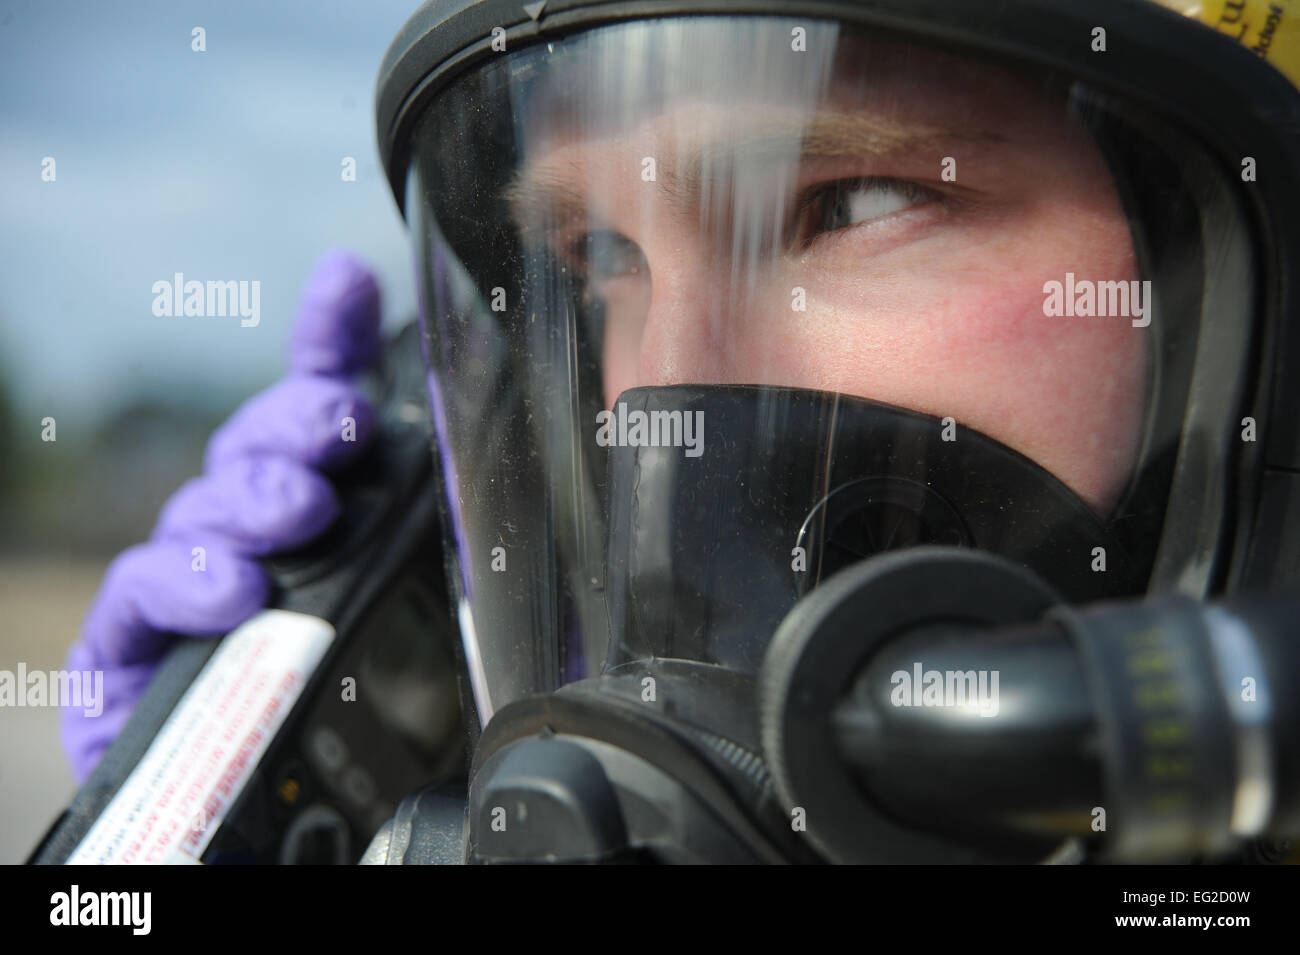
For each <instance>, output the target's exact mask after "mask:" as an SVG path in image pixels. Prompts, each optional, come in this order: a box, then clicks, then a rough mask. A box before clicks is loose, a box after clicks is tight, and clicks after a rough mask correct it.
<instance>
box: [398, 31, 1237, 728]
mask: <svg viewBox="0 0 1300 955" xmlns="http://www.w3.org/2000/svg"><path fill="white" fill-rule="evenodd" d="M413 155H414V157H415V158H414V160H413V162H412V169H411V178H410V183H409V190H408V202H407V209H408V214H409V216H410V218H411V221H412V228H413V232H414V234H415V237H416V242H417V249H418V256H419V261H418V267H419V270H420V274H421V281H422V286H421V291H422V312H423V321H424V330H425V337H426V357H427V360H428V362H429V366H430V372H431V375H430V381H431V389H432V394H433V407H434V415H435V426H436V429H437V432H438V439H439V446H440V452H441V463H442V470H443V475H444V478H445V480H446V490H447V503H448V508H449V512H448V515H447V521H446V524H447V532H448V536H449V553H450V555H451V557H452V559H453V566H454V585H455V587H456V590H457V594H458V598H459V601H460V623H461V627H462V631H463V633H464V636H465V646H466V651H467V656H468V658H469V665H470V670H471V676H472V677H473V680H474V684H475V685H474V690H475V694H476V697H477V702H478V706H479V712H480V716H481V717H483V718H484V719H486V718H487V717H489V716H490V715H491V713H492V712H494V711H495V710H496V709H499V708H500V707H501V706H503V705H505V704H506V703H508V702H510V701H512V700H513V699H516V698H518V697H520V696H523V695H527V694H531V693H536V692H542V691H547V690H552V689H555V688H556V687H558V686H561V685H563V684H565V683H568V682H571V681H574V680H579V679H584V678H587V677H590V676H594V675H597V674H599V673H600V672H602V670H605V669H615V668H618V667H621V666H628V665H634V664H636V663H637V662H638V661H643V660H646V659H663V658H685V659H691V660H698V661H701V662H704V663H709V664H716V665H719V666H726V667H729V668H731V669H733V670H737V671H741V672H754V671H755V670H756V669H757V667H758V666H759V664H760V663H761V660H762V654H763V650H764V648H765V646H766V644H767V641H768V640H769V639H770V637H771V635H772V633H773V632H774V630H775V629H776V627H777V625H778V624H779V622H780V620H781V618H782V617H783V616H784V614H785V613H786V612H788V611H789V609H790V608H791V607H792V606H793V605H794V603H795V601H797V600H798V598H799V597H800V596H801V595H802V594H803V593H805V592H807V590H808V589H810V588H811V587H813V586H816V585H817V583H818V582H819V581H820V580H823V579H825V578H826V577H827V576H829V574H831V573H833V572H835V570H837V569H839V568H841V567H843V566H844V565H845V564H846V563H848V562H852V561H855V560H860V559H864V558H866V557H869V556H871V555H872V554H874V553H878V552H880V551H882V550H888V549H892V548H897V547H905V546H911V545H915V544H933V543H943V544H952V545H956V546H965V547H978V548H985V549H988V550H992V551H996V552H999V553H1002V554H1004V555H1006V556H1008V557H1010V558H1012V559H1013V560H1016V561H1018V562H1020V563H1023V564H1025V565H1026V566H1029V567H1031V568H1032V569H1034V570H1035V571H1036V572H1038V573H1040V574H1041V575H1043V576H1044V577H1046V578H1047V579H1048V580H1049V581H1050V582H1051V583H1052V584H1053V585H1054V586H1055V587H1057V588H1058V590H1059V591H1060V592H1061V593H1062V595H1063V596H1065V597H1066V598H1067V599H1070V600H1075V601H1084V600H1091V599H1097V598H1100V597H1107V596H1119V595H1124V594H1131V593H1136V592H1140V591H1141V590H1142V589H1143V588H1144V587H1146V586H1147V583H1148V580H1149V577H1150V573H1151V567H1152V563H1153V561H1154V559H1155V553H1156V545H1157V543H1158V541H1159V539H1160V531H1161V525H1162V522H1163V520H1164V515H1165V506H1166V501H1167V497H1168V493H1169V481H1170V474H1171V469H1172V467H1173V462H1174V459H1175V457H1176V455H1177V452H1178V446H1179V440H1180V429H1181V427H1182V425H1183V422H1184V409H1185V407H1186V405H1187V394H1188V389H1189V387H1190V382H1191V380H1192V377H1193V371H1194V364H1195V360H1196V351H1197V340H1198V335H1199V334H1200V331H1201V322H1202V319H1201V316H1202V311H1203V306H1204V299H1205V289H1206V287H1207V277H1206V274H1205V270H1206V261H1207V257H1206V251H1205V247H1204V234H1205V231H1206V227H1205V211H1204V210H1205V207H1206V203H1207V202H1208V199H1207V196H1209V195H1212V194H1214V195H1217V194H1221V193H1223V192H1224V191H1225V190H1227V189H1228V186H1227V185H1225V184H1224V183H1223V182H1221V181H1220V180H1219V179H1217V178H1216V177H1217V173H1216V172H1214V169H1213V164H1212V163H1211V162H1210V161H1209V160H1208V159H1206V158H1205V157H1204V156H1203V154H1202V153H1201V152H1200V151H1199V150H1198V148H1197V147H1195V145H1194V144H1191V143H1189V142H1187V141H1185V140H1183V139H1181V138H1179V137H1177V136H1175V135H1174V134H1173V133H1171V132H1165V131H1163V130H1161V129H1160V127H1159V126H1158V124H1155V123H1154V122H1148V121H1147V120H1146V119H1145V118H1142V117H1135V116H1134V115H1133V114H1131V113H1128V112H1126V111H1125V110H1123V109H1120V108H1117V107H1115V106H1114V105H1113V104H1111V103H1109V102H1108V101H1107V100H1106V99H1105V98H1103V97H1101V96H1100V95H1098V94H1095V93H1092V92H1090V91H1088V90H1086V89H1084V88H1082V87H1081V86H1079V85H1078V84H1076V83H1072V82H1070V81H1069V80H1068V78H1061V77H1056V76H1047V75H1040V74H1037V73H1032V72H1025V71H1021V70H1017V69H1013V68H1011V67H1009V66H1003V65H998V64H990V63H989V62H987V61H981V60H976V59H968V58H964V57H961V56H957V55H954V54H951V53H947V52H938V51H934V50H932V49H928V48H924V47H920V46H914V45H910V44H908V43H906V42H902V41H900V40H897V39H886V38H882V37H878V36H866V35H862V34H858V33H852V32H849V31H848V30H846V29H845V28H843V27H841V26H839V25H837V24H833V23H824V22H816V21H808V20H798V21H795V20H784V19H768V18H689V19H680V20H659V21H652V22H636V23H628V24H620V25H616V26H610V27H605V28H601V29H596V30H592V31H590V32H587V33H582V34H578V35H575V36H572V37H570V38H567V39H565V40H563V41H558V42H553V43H547V44H540V45H536V46H533V47H528V48H524V49H520V50H518V51H510V52H506V53H502V54H499V55H498V56H497V58H495V59H494V60H492V61H491V62H490V63H488V64H487V65H485V66H483V67H480V68H479V69H477V70H476V71H475V72H473V73H471V74H468V75H465V76H463V77H461V78H460V79H458V80H457V81H455V82H454V84H453V85H451V86H450V87H448V88H447V89H446V90H445V91H443V92H442V93H440V94H439V95H438V97H437V98H436V99H435V100H434V101H433V102H432V104H431V105H430V106H429V107H428V109H427V113H426V115H425V116H424V117H423V118H422V120H421V123H420V125H419V128H418V130H417V133H416V135H415V142H414V144H413ZM1171 156H1173V157H1176V158H1174V159H1171V158H1170V157H1171ZM1223 235H1224V236H1227V235H1228V233H1226V232H1225V233H1223ZM1216 241H1217V242H1219V243H1232V242H1236V241H1237V240H1236V239H1235V238H1230V237H1229V238H1224V237H1220V238H1218V239H1216ZM1230 251H1231V250H1230ZM1242 254H1243V255H1244V253H1242ZM1220 258H1222V256H1221V257H1220ZM1238 258H1240V255H1239V256H1238ZM1216 261H1217V260H1216ZM1243 297H1244V293H1243Z"/></svg>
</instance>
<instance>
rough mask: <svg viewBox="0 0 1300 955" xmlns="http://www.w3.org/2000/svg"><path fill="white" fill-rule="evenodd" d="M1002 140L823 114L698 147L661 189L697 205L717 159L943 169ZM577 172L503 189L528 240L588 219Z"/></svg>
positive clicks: (525, 178) (665, 174)
mask: <svg viewBox="0 0 1300 955" xmlns="http://www.w3.org/2000/svg"><path fill="white" fill-rule="evenodd" d="M1005 141H1006V137H1005V136H1003V135H1002V134H1001V133H997V132H993V131H991V130H985V129H978V128H971V129H963V128H960V127H952V126H928V125H921V124H917V123H908V122H904V121H900V120H894V119H890V118H888V117H883V116H864V115H862V114H857V113H845V112H835V111H824V112H821V113H818V114H817V115H816V116H814V117H813V119H812V121H811V122H810V123H808V124H807V125H806V126H805V125H799V124H795V125H792V124H789V123H781V122H779V121H772V122H768V123H762V124H758V125H756V126H749V127H746V129H745V131H744V134H743V136H741V137H738V138H737V140H736V141H735V142H733V143H729V144H728V145H727V146H726V147H725V149H718V148H717V147H714V148H713V149H712V150H711V149H710V148H709V147H708V146H707V145H705V146H703V147H700V146H696V147H695V148H694V149H692V150H691V152H690V153H689V155H688V156H687V158H686V160H685V161H684V162H682V163H681V164H680V166H679V167H678V166H676V165H675V164H671V163H670V164H665V165H664V166H661V167H660V168H661V176H660V188H661V189H662V190H663V191H665V192H667V193H668V194H669V195H671V196H672V197H673V198H674V199H676V200H677V201H678V202H681V203H690V202H693V201H696V200H698V198H699V196H700V192H701V187H702V185H703V182H704V170H705V169H706V168H707V167H708V166H709V165H710V163H709V158H710V156H713V155H732V156H743V157H744V158H745V160H746V161H747V162H754V161H758V162H762V161H764V160H769V161H774V162H781V161H783V162H789V161H790V160H791V159H792V158H794V157H795V156H796V155H797V157H798V158H799V159H801V160H802V159H843V158H846V157H852V156H876V157H883V156H891V155H897V154H900V153H924V152H927V151H928V152H931V153H933V156H934V166H935V169H938V168H939V164H940V161H941V159H942V157H943V155H944V150H945V148H950V147H951V146H952V145H953V144H955V143H980V144H988V143H998V142H1005ZM795 148H797V150H798V151H797V153H796V152H795ZM573 167H574V168H573V175H572V177H566V176H565V175H564V173H563V171H562V170H560V169H555V168H546V167H543V168H542V169H541V170H539V171H535V172H533V173H532V174H531V175H530V173H529V170H528V167H527V166H524V167H523V168H521V169H520V170H518V171H517V172H516V173H515V175H514V177H513V178H512V179H511V181H510V183H509V184H508V185H507V186H506V187H505V189H504V190H503V191H502V198H504V199H505V200H506V202H507V203H508V204H509V205H510V207H511V212H512V215H513V217H514V221H515V222H516V223H517V224H518V225H519V227H520V230H521V232H522V233H523V234H524V237H525V238H526V239H527V238H531V237H534V234H535V233H536V232H538V231H539V230H540V231H542V232H549V231H551V229H552V228H553V227H554V226H555V225H556V224H558V223H563V222H568V221H572V220H574V219H578V218H580V217H582V216H584V215H585V214H586V212H587V206H588V203H587V198H586V194H585V192H584V191H583V188H582V186H583V183H584V178H583V176H582V171H581V168H580V167H579V166H578V164H577V163H574V164H573Z"/></svg>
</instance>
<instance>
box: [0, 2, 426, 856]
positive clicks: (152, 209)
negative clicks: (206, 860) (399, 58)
mask: <svg viewBox="0 0 1300 955" xmlns="http://www.w3.org/2000/svg"><path fill="white" fill-rule="evenodd" d="M416 5H417V3H416V0H365V2H343V0H333V2H332V0H312V2H305V0H273V2H266V0H193V2H185V0H130V2H118V3H103V2H101V0H83V2H68V0H0V670H10V671H14V670H16V669H17V665H18V663H19V662H20V661H22V662H24V663H25V664H26V666H27V668H28V670H29V671H30V670H35V669H42V670H49V669H56V668H58V667H60V666H61V665H62V661H63V658H64V654H65V653H66V651H67V648H68V646H69V645H70V644H71V643H72V641H73V639H74V638H75V636H76V634H77V630H78V627H79V626H80V622H81V618H82V616H83V615H84V613H85V610H86V607H87V605H88V604H89V602H90V599H91V597H92V596H93V595H94V592H95V590H96V588H97V587H98V583H99V578H100V577H101V575H102V574H103V572H104V569H105V567H106V566H107V564H108V562H109V560H110V559H111V558H112V556H113V555H114V554H116V553H117V552H118V551H120V550H122V549H123V548H125V547H127V546H129V545H131V544H133V543H136V542H138V541H141V540H143V539H145V538H146V537H147V536H148V534H149V531H150V529H151V528H152V526H153V522H154V519H155V517H156V515H157V513H158V510H159V508H160V506H161V505H162V503H163V501H164V500H165V499H166V498H167V497H168V495H170V494H171V493H172V492H173V491H174V490H175V489H176V488H177V487H178V486H179V485H180V484H181V483H182V482H183V481H184V480H185V479H186V478H187V477H190V476H192V475H195V474H197V473H199V471H200V470H201V467H202V453H203V447H204V445H205V443H206V441H207V438H208V435H209V434H210V433H211V431H212V430H213V428H214V427H215V426H216V425H217V424H219V423H220V422H221V421H222V420H223V419H224V418H226V417H227V416H228V415H229V414H230V412H231V411H233V410H234V409H235V407H237V406H238V405H239V403H240V402H241V401H243V400H244V399H245V398H247V397H249V396H251V395H252V394H254V393H255V392H257V391H259V390H260V389H261V388H263V387H265V386H266V385H268V384H270V383H271V382H272V381H274V380H275V379H277V378H278V377H279V376H280V374H281V372H282V369H283V363H284V358H285V354H286V347H287V341H288V332H289V329H290V326H291V324H292V321H293V317H294V312H295V308H296V303H297V298H298V293H299V289H300V288H301V285H302V282H303V281H304V280H305V279H306V277H307V275H308V274H309V272H310V271H311V268H312V265H313V263H314V262H315V260H316V259H317V258H318V257H319V256H320V255H321V254H322V253H323V252H325V251H327V250H328V249H331V248H336V247H347V248H349V249H352V250H353V251H355V252H357V253H358V254H359V255H360V256H361V257H362V258H364V259H365V260H367V261H368V262H369V263H370V264H371V266H372V268H374V270H375V272H376V274H377V275H378V277H379V281H380V286H381V289H382V291H383V295H384V312H385V321H386V322H387V323H388V325H389V327H390V328H394V327H397V326H399V325H400V324H402V323H403V322H404V321H405V320H406V319H408V318H409V317H410V316H411V315H412V314H413V313H414V301H415V296H414V281H413V277H412V275H411V270H410V265H409V263H410V257H409V253H408V251H407V245H406V241H405V233H404V230H403V226H402V222H401V219H400V217H399V216H398V214H397V211H396V208H395V206H394V205H393V202H392V200H391V198H390V196H389V194H388V189H387V186H386V184H385V182H384V178H383V175H382V173H381V171H380V167H379V159H378V153H377V149H376V146H375V133H374V117H373V105H372V103H373V91H374V81H375V77H376V75H377V73H378V70H379V63H380V60H381V59H382V57H383V54H384V51H385V49H387V46H388V43H389V42H390V41H391V40H392V38H393V36H394V35H395V34H396V32H397V30H398V28H399V27H400V26H401V24H402V23H403V22H404V21H405V20H406V18H407V17H408V16H409V15H410V13H411V12H412V11H413V10H414V8H415V6H416ZM196 27H201V28H203V30H204V43H205V46H206V49H205V50H204V51H202V52H197V51H195V50H193V49H192V43H193V41H194V38H193V33H192V31H193V30H194V29H195V28H196ZM46 157H49V158H52V159H53V160H54V166H53V168H54V176H55V178H54V180H53V181H44V180H43V178H42V170H43V168H47V167H48V164H47V163H45V160H46ZM347 158H351V159H353V160H355V170H356V178H355V181H345V180H344V177H343V175H342V172H343V169H344V160H345V159H347ZM176 272H182V273H184V275H185V277H186V279H187V280H188V279H197V280H199V281H204V282H206V281H209V280H215V281H227V280H235V281H244V280H247V281H254V280H256V281H259V282H260V283H261V322H260V324H259V325H257V326H256V327H242V326H241V324H240V319H239V317H238V316H235V317H225V318H221V317H208V318H193V317H191V318H185V317H168V318H159V317H156V316H155V315H154V314H153V310H152V305H153V300H154V294H153V291H152V286H153V283H154V282H156V281H167V282H170V281H171V280H172V276H173V274H174V273H176ZM45 418H53V419H54V421H55V438H56V440H54V441H44V440H42V432H43V430H44V428H43V426H42V420H43V419H45ZM73 792H74V784H73V779H72V774H71V771H70V770H69V769H68V767H67V763H66V761H65V759H64V757H63V753H62V750H61V749H60V746H59V740H58V711H57V710H55V709H52V708H36V709H26V708H10V707H5V708H0V863H12V862H20V861H22V860H23V859H24V858H25V857H26V855H27V854H28V852H29V851H30V850H31V849H32V848H33V846H34V845H35V843H36V841H37V840H38V839H39V838H40V837H41V835H42V834H43V833H44V831H45V829H46V828H47V827H48V825H49V824H50V823H51V822H52V821H53V820H54V818H55V817H56V816H57V815H58V813H59V812H60V811H61V810H62V809H63V808H64V806H65V805H66V804H67V803H68V801H69V800H70V799H71V797H72V795H73Z"/></svg>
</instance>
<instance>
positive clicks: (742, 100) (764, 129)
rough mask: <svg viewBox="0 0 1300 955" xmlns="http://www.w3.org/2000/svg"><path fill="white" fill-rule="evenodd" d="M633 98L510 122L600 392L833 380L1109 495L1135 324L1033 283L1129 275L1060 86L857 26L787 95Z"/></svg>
mask: <svg viewBox="0 0 1300 955" xmlns="http://www.w3.org/2000/svg"><path fill="white" fill-rule="evenodd" d="M761 85H762V84H760V86H761ZM774 91H777V92H776V94H775V95H774ZM611 100H616V96H611ZM631 115H632V112H631V111H626V112H624V113H620V111H619V110H618V109H616V108H615V109H610V110H606V111H605V115H603V116H598V117H595V118H593V117H592V116H591V115H590V114H588V115H583V116H572V115H570V116H568V117H567V121H566V118H565V117H563V116H561V115H558V114H555V113H552V114H550V115H545V116H537V117H534V119H535V121H534V122H533V123H532V124H531V126H530V128H529V130H528V133H527V136H528V154H529V156H530V161H529V162H528V163H527V164H526V165H525V166H524V168H523V169H522V171H521V173H520V175H519V177H518V178H517V180H516V182H515V184H514V186H513V187H512V190H511V192H512V195H513V197H514V200H513V201H514V204H515V213H516V216H517V218H518V220H519V223H520V227H521V229H522V231H523V233H524V235H525V238H526V239H528V240H530V241H532V242H534V243H537V242H541V243H544V244H545V245H546V247H547V248H548V249H549V250H550V252H551V253H552V254H554V255H558V256H559V257H560V258H561V259H562V260H563V261H565V262H566V263H567V267H570V268H572V269H575V270H577V271H578V272H579V273H580V274H581V275H582V276H583V277H584V279H585V283H586V284H585V289H586V292H585V294H586V296H587V297H588V299H589V300H592V302H593V303H594V302H597V301H598V302H599V304H600V306H601V308H600V311H601V312H602V313H603V316H604V329H603V345H602V348H603V374H604V386H605V402H606V405H607V406H612V405H613V404H614V402H615V400H616V398H617V396H618V395H619V394H620V393H622V392H623V391H625V390H626V389H629V388H633V387H638V386H646V385H669V384H684V383H697V384H760V385H778V386H788V387H801V388H810V389H818V390H825V391H834V392H841V393H844V394H848V395H855V396H859V397H864V398H870V399H874V400H877V401H882V402H886V403H889V404H893V405H897V406H900V407H904V408H909V409H913V410H915V411H920V412H924V413H927V414H930V415H934V416H936V417H938V418H943V417H952V418H954V419H955V420H956V421H957V423H958V424H959V425H960V426H965V427H969V428H974V429H976V430H979V431H982V432H984V433H985V434H988V435H989V436H991V437H993V438H996V439H997V440H999V441H1001V442H1002V443H1003V444H1006V445H1008V446H1009V447H1011V448H1014V449H1015V450H1017V451H1019V452H1020V453H1022V454H1024V455H1026V456H1027V457H1029V458H1031V459H1033V460H1034V461H1036V462H1037V463H1038V464H1040V465H1041V466H1042V467H1044V468H1046V469H1047V470H1048V471H1050V472H1052V473H1053V474H1055V475H1056V476H1057V477H1058V478H1060V479H1061V480H1062V481H1063V482H1064V483H1065V484H1067V485H1068V486H1069V487H1070V488H1071V489H1072V490H1073V491H1074V492H1075V493H1076V494H1078V495H1079V496H1080V497H1081V498H1082V499H1083V500H1085V501H1086V502H1087V503H1088V504H1089V505H1091V506H1092V507H1093V508H1094V509H1095V510H1096V511H1098V512H1099V513H1101V514H1105V513H1106V512H1108V511H1109V509H1110V508H1111V507H1112V506H1113V505H1114V503H1115V501H1116V498H1117V496H1118V494H1119V493H1120V492H1121V491H1122V489H1123V487H1124V485H1125V483H1126V481H1127V478H1128V476H1129V473H1130V470H1131V468H1132V465H1133V461H1134V457H1135V454H1136V447H1137V442H1138V439H1139V431H1140V425H1141V419H1142V411H1143V398H1144V393H1145V368H1146V351H1145V347H1146V346H1145V342H1144V339H1143V337H1142V336H1143V334H1144V331H1143V329H1142V328H1138V327H1134V326H1133V324H1132V323H1131V322H1130V321H1129V320H1128V319H1127V318H1125V317H1104V318H1095V317H1094V318H1075V317H1069V318H1066V317H1049V316H1046V315H1045V314H1044V298H1045V296H1044V290H1043V286H1044V283H1046V282H1049V281H1058V282H1065V280H1066V273H1073V274H1074V276H1075V279H1076V281H1081V280H1092V281H1097V282H1101V281H1107V282H1113V281H1129V280H1133V279H1137V278H1138V277H1139V276H1138V274H1137V265H1136V261H1135V257H1134V253H1133V247H1132V242H1131V238H1130V234H1129V229H1128V225H1127V222H1126V219H1125V216H1124V214H1123V211H1122V209H1121V207H1120V203H1119V200H1118V197H1117V195H1116V191H1115V187H1114V185H1113V183H1112V180H1111V177H1110V174H1109V172H1108V170H1107V167H1106V165H1105V163H1104V161H1103V158H1102V156H1101V154H1100V152H1099V151H1098V149H1097V147H1096V146H1095V145H1094V144H1093V143H1092V141H1091V139H1090V138H1089V136H1088V135H1087V133H1086V132H1084V131H1083V130H1082V129H1081V128H1079V127H1078V126H1077V125H1076V124H1075V123H1073V122H1072V121H1071V120H1070V119H1069V118H1068V116H1067V114H1066V111H1065V105H1064V103H1063V101H1062V99H1061V98H1060V97H1059V96H1057V97H1053V96H1049V95H1048V94H1046V93H1044V92H1043V91H1042V90H1041V89H1039V88H1038V87H1036V86H1035V85H1034V84H1033V83H1031V82H1029V81H1027V80H1025V79H1022V78H1020V77H1017V76H1015V75H1013V74H1011V73H1009V72H1006V71H1002V70H998V69H994V68H990V67H986V66H975V65H971V64H968V63H966V62H964V61H960V60H956V59H951V58H948V57H946V56H941V55H937V54H925V55H924V56H919V55H918V54H917V53H916V52H915V51H906V50H901V49H898V48H887V47H883V46H877V45H874V44H866V43H863V44H859V45H857V46H856V47H852V46H848V45H846V46H844V47H842V48H841V50H840V53H839V54H838V56H837V61H836V63H835V65H834V68H833V73H832V77H831V79H830V82H829V84H828V85H827V86H826V87H825V89H824V91H819V92H818V94H817V95H815V96H813V97H811V101H809V97H806V96H805V97H803V98H802V99H801V97H800V95H799V94H798V93H797V92H796V93H791V92H790V91H788V90H778V85H777V84H775V83H773V84H769V85H768V87H767V88H759V89H753V90H749V91H743V90H736V89H734V88H733V89H728V90H724V91H718V92H716V93H712V92H706V93H703V94H700V93H691V94H686V95H671V94H670V95H664V96H663V97H662V101H661V102H659V103H657V104H656V108H654V109H650V110H644V109H638V110H637V112H636V118H634V119H630V118H629V119H626V120H625V117H630V116H631Z"/></svg>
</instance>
